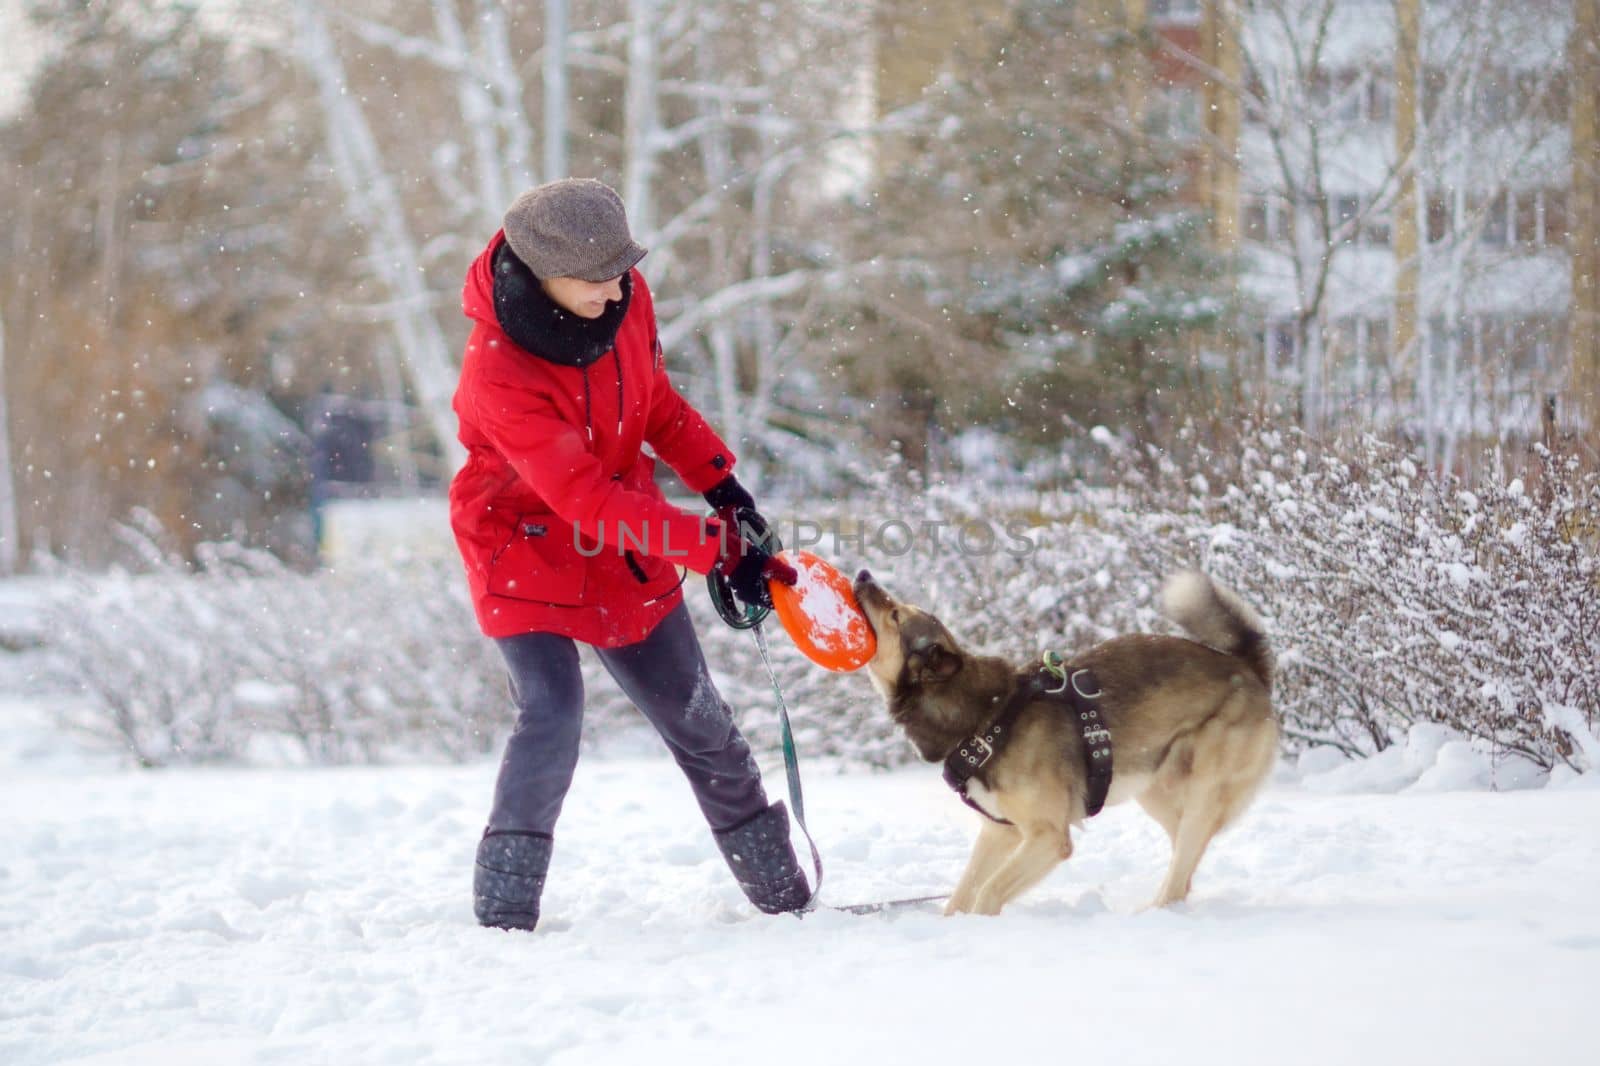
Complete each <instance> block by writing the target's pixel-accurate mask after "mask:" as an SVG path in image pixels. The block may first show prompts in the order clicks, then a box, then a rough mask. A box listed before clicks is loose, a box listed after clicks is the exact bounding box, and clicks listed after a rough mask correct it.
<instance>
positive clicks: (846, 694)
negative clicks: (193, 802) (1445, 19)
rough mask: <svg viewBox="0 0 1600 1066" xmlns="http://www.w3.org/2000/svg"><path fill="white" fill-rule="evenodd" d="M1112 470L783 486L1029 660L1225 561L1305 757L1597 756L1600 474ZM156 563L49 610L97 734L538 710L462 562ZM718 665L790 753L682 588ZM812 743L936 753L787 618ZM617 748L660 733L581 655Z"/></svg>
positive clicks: (1239, 463)
mask: <svg viewBox="0 0 1600 1066" xmlns="http://www.w3.org/2000/svg"><path fill="white" fill-rule="evenodd" d="M1086 436H1087V438H1088V439H1089V440H1091V441H1093V442H1094V443H1095V444H1096V445H1097V446H1098V447H1100V448H1101V449H1102V450H1103V452H1104V457H1103V460H1102V463H1101V464H1098V465H1099V469H1100V470H1110V471H1115V472H1117V473H1116V474H1115V475H1114V476H1113V477H1110V478H1097V480H1102V481H1112V482H1115V483H1114V484H1110V485H1104V484H1102V485H1100V486H1088V485H1084V484H1081V483H1073V482H1071V481H1070V480H1068V479H1069V476H1070V471H1063V470H1058V471H1054V472H1053V473H1051V472H1046V473H1047V476H1046V477H1045V478H1044V479H1043V482H1042V483H1045V484H1048V485H1050V486H1052V487H1050V488H1047V489H1029V488H1026V487H1024V486H1022V485H1019V484H1018V483H1016V482H1009V483H1005V484H1001V483H999V482H997V481H993V480H989V479H975V478H971V477H961V478H952V479H949V480H943V479H939V478H933V479H927V478H922V477H919V476H916V475H914V474H912V473H910V472H906V471H902V470H899V469H897V468H895V467H893V466H890V467H889V468H887V469H884V470H881V471H878V472H875V473H873V474H871V475H869V476H863V477H862V479H861V484H860V485H858V486H857V487H856V488H855V489H853V490H851V491H849V492H848V493H841V494H840V495H839V496H837V497H835V498H832V499H827V500H809V501H790V502H789V503H788V505H787V506H784V505H783V504H782V503H780V502H778V501H772V504H771V506H770V508H769V513H770V516H771V517H772V518H774V520H775V522H776V523H777V527H778V532H779V534H780V535H781V536H782V537H783V538H784V540H785V541H786V542H787V543H788V544H789V546H791V547H808V548H810V549H811V550H814V551H816V552H818V553H819V554H821V555H822V556H823V557H824V558H827V559H829V560H830V561H832V562H834V563H835V564H837V565H839V566H841V567H843V568H845V569H847V570H849V571H852V572H853V571H854V570H855V569H857V568H859V567H863V566H864V567H868V568H870V569H872V570H873V571H874V573H875V574H876V575H877V576H878V578H879V579H880V580H881V581H883V582H884V583H885V584H886V585H887V586H888V587H889V588H890V589H892V590H893V591H894V592H895V593H896V594H898V595H900V596H902V597H904V598H906V599H908V600H911V601H912V602H915V603H919V604H921V605H922V606H924V607H927V608H928V609H930V610H932V611H934V612H935V613H936V614H938V615H939V616H940V617H941V618H943V619H944V620H945V621H946V623H947V624H948V625H949V626H950V628H951V629H952V630H953V631H954V632H955V633H956V634H957V635H958V637H960V638H961V639H962V640H963V641H964V642H965V643H967V645H968V646H969V647H971V648H973V649H975V650H979V651H984V652H990V653H995V654H1004V655H1007V656H1009V657H1011V658H1012V659H1014V660H1016V661H1018V662H1019V663H1020V662H1025V661H1028V660H1031V659H1033V658H1035V657H1037V656H1038V654H1039V653H1040V652H1041V651H1043V650H1045V649H1056V650H1060V651H1062V652H1064V653H1071V652H1072V651H1074V650H1077V649H1082V648H1084V647H1087V646H1088V645H1089V644H1091V643H1094V642H1096V641H1099V640H1103V639H1106V638H1108V637H1111V636H1114V635H1116V634H1118V633H1124V632H1130V631H1170V628H1171V627H1170V626H1169V625H1168V624H1167V623H1166V622H1164V621H1163V620H1162V619H1161V618H1160V617H1159V616H1158V614H1157V613H1156V611H1155V607H1154V604H1155V600H1156V593H1157V590H1158V589H1159V587H1160V584H1161V581H1162V580H1163V579H1164V577H1165V576H1166V575H1167V574H1168V573H1170V572H1171V571H1173V570H1174V569H1177V568H1179V567H1184V566H1200V567H1202V568H1203V569H1205V570H1207V571H1208V572H1210V573H1212V574H1214V575H1215V576H1216V577H1218V578H1219V579H1220V580H1222V581H1224V582H1226V583H1228V584H1230V585H1232V586H1233V587H1234V588H1235V589H1237V590H1238V591H1239V592H1240V593H1241V594H1242V595H1243V596H1244V597H1245V598H1246V599H1247V600H1248V601H1249V602H1251V603H1252V604H1253V605H1254V606H1255V607H1256V608H1257V609H1258V610H1260V611H1261V613H1262V614H1263V615H1264V616H1265V618H1266V619H1267V622H1268V625H1269V628H1270V631H1271V632H1270V635H1271V640H1272V645H1273V648H1274V651H1275V653H1276V655H1277V662H1278V676H1277V681H1276V688H1275V698H1276V703H1277V707H1278V710H1279V713H1280V715H1281V717H1282V719H1283V721H1284V725H1285V736H1286V743H1287V744H1288V745H1289V747H1290V748H1291V749H1296V748H1302V747H1308V746H1327V747H1332V748H1336V749H1339V750H1341V751H1343V752H1345V753H1347V754H1350V755H1370V754H1374V753H1377V752H1379V751H1383V750H1384V749H1386V748H1389V747H1390V746H1392V745H1395V744H1397V743H1403V742H1404V741H1405V739H1406V737H1407V736H1408V735H1410V734H1411V732H1412V730H1413V727H1415V726H1418V725H1429V726H1434V725H1437V726H1443V727H1448V728H1449V729H1450V730H1452V731H1454V732H1455V733H1456V734H1458V735H1460V736H1461V737H1463V738H1465V739H1468V740H1471V741H1472V742H1474V743H1475V744H1478V745H1481V746H1482V748H1483V749H1484V750H1485V751H1487V752H1488V753H1490V754H1491V755H1495V756H1504V757H1520V758H1521V759H1524V760H1526V761H1528V762H1529V763H1531V764H1533V765H1534V766H1536V767H1538V768H1543V769H1549V768H1552V767H1554V766H1556V765H1558V764H1565V765H1567V766H1571V767H1573V768H1575V769H1579V770H1583V769H1590V768H1594V767H1597V766H1600V739H1597V734H1600V549H1597V543H1600V542H1597V532H1596V528H1597V527H1596V522H1597V516H1600V478H1597V477H1596V476H1595V475H1594V474H1592V473H1585V472H1583V471H1582V470H1581V469H1580V468H1579V467H1578V466H1577V465H1575V464H1573V463H1571V462H1567V461H1564V460H1561V459H1558V458H1557V457H1555V456H1551V455H1543V456H1542V457H1541V465H1540V469H1539V471H1538V476H1537V477H1530V478H1529V479H1527V480H1523V479H1510V480H1507V481H1506V482H1505V483H1504V484H1483V485H1479V486H1476V487H1474V488H1471V489H1468V488H1467V487H1466V486H1464V485H1462V484H1460V483H1458V482H1456V481H1454V480H1452V479H1450V478H1446V477H1440V476H1437V475H1434V474H1430V473H1428V472H1426V471H1423V470H1420V469H1419V468H1418V467H1417V465H1416V464H1415V463H1414V462H1413V461H1412V460H1411V459H1410V458H1408V457H1407V455H1406V454H1405V453H1404V452H1402V451H1400V450H1398V449H1395V448H1393V447H1390V446H1388V445H1384V444H1381V443H1378V442H1376V441H1371V440H1362V441H1357V442H1354V443H1350V444H1341V445H1330V446H1318V445H1316V444H1314V443H1313V442H1311V441H1309V440H1308V439H1306V438H1305V437H1303V436H1302V435H1300V434H1299V433H1298V432H1297V431H1293V430H1277V429H1271V428H1265V429H1252V430H1249V431H1247V432H1245V433H1243V434H1242V435H1241V437H1240V438H1239V439H1238V440H1237V441H1236V442H1233V443H1231V444H1230V445H1229V446H1227V447H1218V446H1214V445H1210V444H1206V443H1204V442H1202V441H1199V440H1197V439H1194V437H1193V435H1191V437H1190V438H1189V439H1188V440H1187V441H1186V442H1185V443H1186V444H1187V446H1188V447H1189V448H1190V451H1189V453H1188V454H1187V455H1186V456H1185V458H1184V459H1183V460H1182V461H1181V462H1178V461H1175V460H1174V459H1173V458H1172V457H1171V456H1169V455H1168V454H1165V453H1161V452H1157V451H1154V450H1151V449H1141V448H1135V447H1134V446H1132V445H1128V444H1125V443H1123V442H1121V441H1119V440H1118V439H1117V438H1115V437H1113V436H1112V435H1110V434H1108V433H1105V432H1104V431H1095V432H1093V433H1090V434H1087V435H1086ZM135 543H136V544H138V545H141V546H142V547H143V551H144V565H143V566H142V567H140V568H139V572H137V573H135V572H128V571H123V572H117V573H113V574H109V575H95V576H91V575H86V574H75V575H72V577H71V581H70V588H71V591H70V593H68V594H66V595H64V596H63V597H62V598H61V600H60V602H59V604H58V606H57V609H56V611H55V614H54V619H53V621H52V622H51V623H50V625H49V627H48V632H49V633H50V635H51V638H52V641H53V644H54V646H55V650H56V654H57V655H58V657H59V659H60V661H61V662H62V664H63V667H64V669H65V671H66V673H67V674H68V676H69V677H70V678H71V679H73V680H75V681H76V682H78V683H79V684H81V686H82V690H83V692H84V694H85V695H86V696H87V697H88V699H87V702H86V703H85V704H84V705H83V706H82V710H81V713H78V714H76V715H75V716H74V724H76V725H79V726H82V727H85V728H87V729H90V730H91V731H93V732H95V733H96V734H97V735H99V736H101V737H105V738H112V739H114V741H115V742H116V743H118V744H120V745H122V746H124V747H125V749H126V750H127V751H129V752H130V753H131V754H132V755H133V757H135V758H136V759H138V760H139V761H140V762H142V763H145V764H151V765H155V764H161V763H167V762H173V761H188V760H200V759H218V758H228V759H283V758H286V757H292V758H296V759H306V760H315V761H351V760H359V761H366V760H374V759H381V758H392V757H395V756H397V755H406V756H415V755H423V756H429V757H444V758H463V757H469V756H476V755H480V754H483V753H487V752H490V751H492V750H494V749H495V748H496V747H497V746H498V744H499V742H500V740H501V738H502V737H503V736H504V734H505V731H506V730H507V729H509V728H510V725H511V722H512V718H513V712H512V709H511V706H510V701H509V699H508V697H507V695H506V687H505V676H504V669H503V666H502V665H501V662H500V659H499V655H498V653H497V652H496V651H495V649H494V646H493V644H492V643H491V642H490V641H488V640H487V639H485V638H484V637H482V636H481V635H479V633H478V631H477V628H476V626H475V625H474V623H473V620H472V616H471V611H470V608H469V606H468V604H467V602H466V594H465V587H464V586H465V582H464V581H463V580H462V578H461V573H460V565H459V563H458V562H457V561H456V559H455V558H454V556H453V555H437V556H433V555H429V554H427V553H408V554H404V555H400V556H398V557H395V558H380V557H377V556H374V557H372V558H370V559H366V560H365V561H362V562H359V563H352V564H342V565H341V566H339V567H338V568H337V569H334V570H329V571H321V572H317V573H309V574H307V573H299V572H295V571H291V570H289V569H287V568H285V567H283V566H282V565H280V564H278V563H277V562H276V561H275V560H273V559H272V558H271V557H270V556H266V555H263V554H261V553H255V552H247V551H243V550H240V549H237V548H231V547H226V546H211V547H210V548H208V549H207V550H206V551H205V552H203V553H202V555H201V559H200V564H199V565H198V566H188V565H185V564H183V563H181V562H178V561H176V560H174V559H173V558H171V557H168V556H166V555H164V554H163V553H161V552H160V551H157V550H155V549H154V547H153V544H154V541H152V540H150V539H149V538H143V539H140V538H135ZM685 593H686V598H687V600H688V602H689V605H690V610H691V612H692V613H693V614H694V616H695V619H696V623H697V627H698V629H699V632H700V635H701V639H702V642H703V643H704V645H705V650H706V657H707V659H708V661H709V662H710V664H711V669H712V672H713V674H714V675H715V677H716V679H717V681H718V684H719V686H720V687H721V689H722V691H723V694H724V696H726V697H727V699H728V701H729V703H730V704H731V705H732V706H733V708H734V712H735V716H736V718H737V720H738V721H739V722H740V724H741V726H742V727H743V728H744V729H745V731H746V733H747V734H748V735H749V736H750V738H751V741H752V743H753V744H754V745H755V746H756V748H757V750H758V752H761V753H764V754H763V757H764V758H775V753H776V751H777V712H776V699H775V697H774V694H773V691H772V686H771V682H770V681H769V679H768V677H767V673H766V669H765V667H764V666H763V664H762V659H761V655H760V652H759V649H758V647H757V644H756V640H755V638H754V637H753V636H752V635H751V634H749V633H745V632H736V631H733V630H730V629H728V628H727V627H725V626H724V625H722V623H721V622H720V621H719V620H718V619H717V618H716V616H715V615H714V614H713V613H712V611H711V609H710V605H709V601H708V598H707V596H706V594H705V592H704V587H703V579H701V578H699V577H697V576H694V575H690V578H689V581H688V583H687V585H686V587H685ZM765 632H766V639H767V645H768V650H769V654H770V657H771V661H772V664H773V668H774V670H775V671H776V673H777V676H778V680H779V684H780V686H781V688H782V691H783V693H784V696H785V698H786V702H787V706H788V708H789V711H790V714H791V717H792V719H793V722H794V725H795V730H796V736H797V740H798V743H799V746H800V750H801V752H802V754H803V755H806V756H830V757H835V758H838V759H840V760H843V761H848V762H853V763H864V764H871V765H889V764H892V763H896V762H902V761H905V760H908V759H910V758H912V757H913V756H912V752H911V750H910V748H909V746H908V745H906V743H905V742H904V741H903V739H902V738H901V737H900V736H899V735H898V734H897V732H896V731H895V730H894V729H893V727H892V725H891V723H890V722H889V720H888V717H887V715H885V714H884V712H883V710H882V707H881V704H880V701H879V699H878V697H877V696H876V694H875V693H874V692H873V691H872V689H871V686H870V685H869V684H868V682H867V680H866V678H865V676H864V675H862V674H859V673H858V674H854V675H842V674H835V673H830V672H828V671H825V670H822V669H821V668H819V667H816V666H814V665H812V664H811V663H810V662H809V661H807V660H806V659H804V658H803V657H802V656H801V655H800V653H799V652H798V651H797V650H796V649H795V647H794V645H793V643H792V642H791V641H789V639H788V638H787V636H786V635H784V633H783V631H782V629H781V628H780V627H779V626H778V625H777V623H776V621H773V622H769V623H768V624H767V626H766V627H765ZM582 661H583V669H584V673H585V683H586V689H587V692H588V700H587V711H586V713H587V723H586V724H587V727H588V730H589V732H590V734H591V735H593V734H596V733H604V732H610V731H614V730H616V729H618V728H619V727H622V726H624V725H625V724H630V723H631V724H637V723H639V722H640V721H641V719H639V717H638V716H637V714H636V713H635V712H634V711H633V710H632V709H631V708H630V707H629V706H628V704H627V702H626V700H625V699H624V698H623V697H622V696H621V695H620V693H619V692H618V691H617V687H616V686H615V685H614V684H613V683H611V681H610V679H609V678H607V677H606V676H605V674H604V671H603V670H602V669H601V668H600V666H599V664H598V661H597V660H596V659H595V657H594V656H593V655H591V654H588V653H585V655H584V656H583V660H582Z"/></svg>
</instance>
